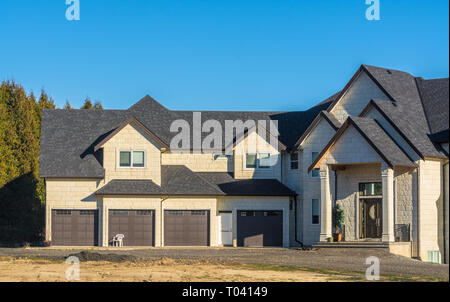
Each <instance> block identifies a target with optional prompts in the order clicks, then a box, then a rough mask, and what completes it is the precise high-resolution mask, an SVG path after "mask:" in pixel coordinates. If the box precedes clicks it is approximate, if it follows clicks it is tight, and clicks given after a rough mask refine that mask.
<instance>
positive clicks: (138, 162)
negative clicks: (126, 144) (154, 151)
mask: <svg viewBox="0 0 450 302" xmlns="http://www.w3.org/2000/svg"><path fill="white" fill-rule="evenodd" d="M119 167H134V168H142V167H145V152H144V151H120V152H119Z"/></svg>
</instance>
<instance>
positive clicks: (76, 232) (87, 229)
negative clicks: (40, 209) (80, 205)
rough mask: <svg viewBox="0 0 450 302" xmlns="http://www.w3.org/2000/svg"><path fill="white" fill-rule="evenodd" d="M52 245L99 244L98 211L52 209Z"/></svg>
mask: <svg viewBox="0 0 450 302" xmlns="http://www.w3.org/2000/svg"><path fill="white" fill-rule="evenodd" d="M52 245H61V246H95V245H98V211H97V210H52Z"/></svg>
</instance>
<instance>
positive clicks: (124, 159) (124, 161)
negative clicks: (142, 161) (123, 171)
mask: <svg viewBox="0 0 450 302" xmlns="http://www.w3.org/2000/svg"><path fill="white" fill-rule="evenodd" d="M120 166H121V167H131V152H130V151H120Z"/></svg>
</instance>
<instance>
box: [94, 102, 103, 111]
mask: <svg viewBox="0 0 450 302" xmlns="http://www.w3.org/2000/svg"><path fill="white" fill-rule="evenodd" d="M94 109H103V106H102V104H101V103H100V101H96V102H95V103H94Z"/></svg>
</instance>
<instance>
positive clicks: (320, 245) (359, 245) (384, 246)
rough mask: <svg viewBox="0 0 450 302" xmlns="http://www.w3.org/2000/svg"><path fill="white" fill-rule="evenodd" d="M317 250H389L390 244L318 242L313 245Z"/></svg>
mask: <svg viewBox="0 0 450 302" xmlns="http://www.w3.org/2000/svg"><path fill="white" fill-rule="evenodd" d="M313 247H315V248H371V249H375V248H376V249H389V244H388V243H383V242H371V241H363V242H359V241H353V242H352V241H350V242H318V243H317V244H315V245H313Z"/></svg>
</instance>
